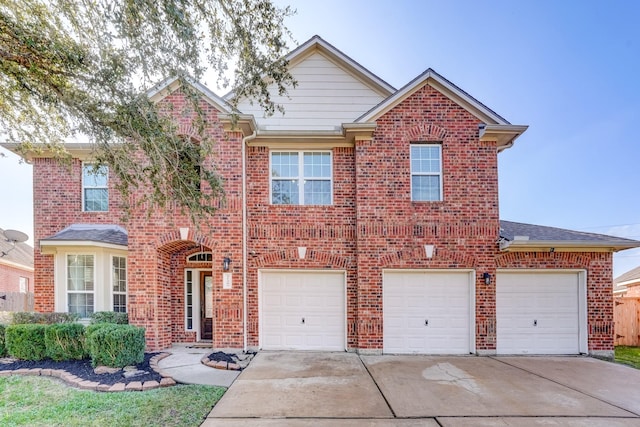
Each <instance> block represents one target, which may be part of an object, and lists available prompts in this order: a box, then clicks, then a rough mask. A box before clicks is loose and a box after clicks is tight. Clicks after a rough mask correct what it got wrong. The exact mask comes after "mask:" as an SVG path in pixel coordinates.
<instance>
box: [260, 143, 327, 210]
mask: <svg viewBox="0 0 640 427" xmlns="http://www.w3.org/2000/svg"><path fill="white" fill-rule="evenodd" d="M331 163H332V161H331V153H330V152H323V151H309V152H304V151H287V152H279V151H274V152H272V153H271V203H272V204H274V205H330V204H331V203H332V199H333V194H332V188H333V183H332V180H333V178H332V165H331Z"/></svg>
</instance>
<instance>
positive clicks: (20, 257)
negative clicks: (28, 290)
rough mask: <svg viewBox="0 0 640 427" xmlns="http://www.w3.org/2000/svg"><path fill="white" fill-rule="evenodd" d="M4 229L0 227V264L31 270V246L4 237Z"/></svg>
mask: <svg viewBox="0 0 640 427" xmlns="http://www.w3.org/2000/svg"><path fill="white" fill-rule="evenodd" d="M3 232H4V229H2V228H0V255H2V254H6V255H2V256H0V264H5V265H10V266H12V267H17V268H23V269H26V270H31V271H33V248H32V247H31V246H29V245H28V244H26V243H24V242H17V243H16V244H15V246H14V245H13V243H12V242H10V241H7V239H5V238H4V234H3Z"/></svg>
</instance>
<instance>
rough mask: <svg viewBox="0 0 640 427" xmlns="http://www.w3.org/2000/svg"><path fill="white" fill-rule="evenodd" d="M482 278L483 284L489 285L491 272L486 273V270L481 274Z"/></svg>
mask: <svg viewBox="0 0 640 427" xmlns="http://www.w3.org/2000/svg"><path fill="white" fill-rule="evenodd" d="M482 278H483V279H484V284H485V285H490V284H491V274H489V273H487V272H486V271H485V272H484V273H483V274H482Z"/></svg>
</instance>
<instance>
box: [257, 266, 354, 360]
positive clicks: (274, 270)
mask: <svg viewBox="0 0 640 427" xmlns="http://www.w3.org/2000/svg"><path fill="white" fill-rule="evenodd" d="M264 273H284V274H287V273H289V274H318V273H320V274H333V275H338V274H340V275H342V283H343V288H342V291H343V295H342V296H343V302H344V307H343V319H344V322H343V325H342V326H343V331H344V337H343V347H344V349H345V350H346V349H347V344H348V333H349V332H348V325H347V316H348V313H347V307H348V301H347V297H348V293H347V271H346V270H319V269H283V268H260V269H258V348H259V349H262V337H263V336H264V334H263V324H264V321H263V318H262V316H263V314H264V310H263V302H262V301H263V293H264V280H263V277H262V275H263V274H264Z"/></svg>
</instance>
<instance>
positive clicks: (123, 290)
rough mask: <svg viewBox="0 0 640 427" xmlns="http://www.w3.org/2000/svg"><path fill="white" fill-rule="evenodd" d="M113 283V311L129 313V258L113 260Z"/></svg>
mask: <svg viewBox="0 0 640 427" xmlns="http://www.w3.org/2000/svg"><path fill="white" fill-rule="evenodd" d="M111 282H112V290H113V294H112V295H113V311H115V312H119V313H126V312H127V258H126V257H123V256H114V257H112V258H111Z"/></svg>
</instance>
